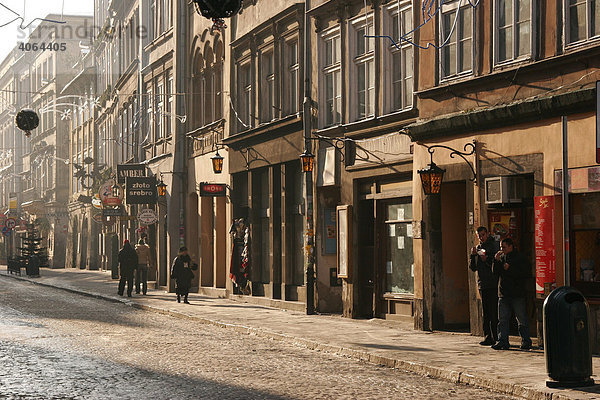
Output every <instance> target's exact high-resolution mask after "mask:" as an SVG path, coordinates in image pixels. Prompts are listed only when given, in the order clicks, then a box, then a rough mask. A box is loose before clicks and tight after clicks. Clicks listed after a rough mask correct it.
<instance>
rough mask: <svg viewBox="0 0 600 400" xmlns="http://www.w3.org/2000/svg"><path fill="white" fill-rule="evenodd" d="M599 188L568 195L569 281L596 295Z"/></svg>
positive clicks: (598, 286) (599, 254) (599, 291)
mask: <svg viewBox="0 0 600 400" xmlns="http://www.w3.org/2000/svg"><path fill="white" fill-rule="evenodd" d="M599 203H600V192H596V193H582V194H573V195H571V241H572V242H573V245H572V250H571V251H572V254H571V284H572V285H573V286H575V287H576V288H578V289H579V290H581V291H582V293H583V294H584V295H586V296H594V297H600V209H599V208H598V204H599Z"/></svg>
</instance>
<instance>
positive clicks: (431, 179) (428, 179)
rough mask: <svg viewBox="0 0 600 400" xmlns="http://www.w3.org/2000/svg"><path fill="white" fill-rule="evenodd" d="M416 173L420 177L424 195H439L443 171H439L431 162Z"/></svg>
mask: <svg viewBox="0 0 600 400" xmlns="http://www.w3.org/2000/svg"><path fill="white" fill-rule="evenodd" d="M417 172H418V173H419V175H420V176H421V184H422V185H423V191H424V192H425V194H426V195H430V194H440V190H441V189H442V179H443V178H444V172H446V170H445V169H441V168H440V167H438V166H437V165H435V163H434V162H433V161H432V162H431V163H430V164H429V165H428V166H427V167H425V168H423V169H420V170H418V171H417Z"/></svg>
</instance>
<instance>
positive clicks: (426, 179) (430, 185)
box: [417, 141, 477, 195]
mask: <svg viewBox="0 0 600 400" xmlns="http://www.w3.org/2000/svg"><path fill="white" fill-rule="evenodd" d="M436 148H443V149H447V150H450V158H454V156H459V157H460V158H462V159H463V160H464V161H465V162H466V163H467V165H468V166H469V168H471V172H472V173H473V177H472V178H469V179H470V180H471V181H472V182H476V179H477V174H476V173H475V168H473V165H471V163H470V162H469V160H467V159H466V158H465V156H470V155H471V154H473V153H475V150H476V142H475V141H473V143H467V144H465V146H464V147H463V150H464V151H458V150H455V149H453V148H452V147H448V146H443V145H435V146H429V147H427V151H428V152H429V157H430V160H429V165H427V166H426V167H425V168H423V169H420V170H418V171H417V173H418V174H419V176H420V177H421V184H422V185H423V192H425V195H436V194H440V191H441V189H442V180H443V179H444V172H446V170H444V169H442V168H440V167H438V166H437V165H436V164H435V163H434V162H433V152H434V151H435V149H436ZM469 148H470V150H467V149H469Z"/></svg>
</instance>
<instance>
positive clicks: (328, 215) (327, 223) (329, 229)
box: [322, 208, 337, 254]
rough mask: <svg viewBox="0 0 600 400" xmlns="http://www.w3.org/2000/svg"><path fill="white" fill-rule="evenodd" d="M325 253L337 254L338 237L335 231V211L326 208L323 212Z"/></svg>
mask: <svg viewBox="0 0 600 400" xmlns="http://www.w3.org/2000/svg"><path fill="white" fill-rule="evenodd" d="M322 237H323V242H324V243H323V244H324V246H323V253H324V254H335V253H336V250H337V248H336V246H337V237H336V229H335V209H333V208H326V209H325V210H324V212H323V235H322Z"/></svg>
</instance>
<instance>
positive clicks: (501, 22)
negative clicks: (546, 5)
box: [495, 0, 532, 63]
mask: <svg viewBox="0 0 600 400" xmlns="http://www.w3.org/2000/svg"><path fill="white" fill-rule="evenodd" d="M531 1H532V0H496V15H495V17H496V30H495V33H496V38H495V45H496V62H499V63H500V62H503V61H510V60H515V59H518V58H521V57H524V56H528V55H530V54H531V48H532V35H531V33H532V29H531V21H532V7H531Z"/></svg>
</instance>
